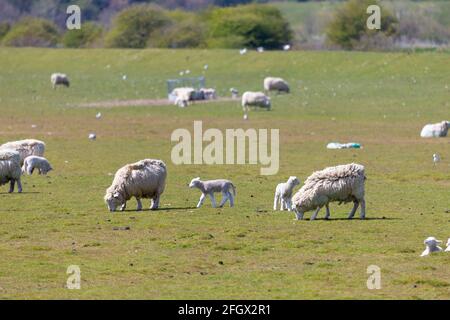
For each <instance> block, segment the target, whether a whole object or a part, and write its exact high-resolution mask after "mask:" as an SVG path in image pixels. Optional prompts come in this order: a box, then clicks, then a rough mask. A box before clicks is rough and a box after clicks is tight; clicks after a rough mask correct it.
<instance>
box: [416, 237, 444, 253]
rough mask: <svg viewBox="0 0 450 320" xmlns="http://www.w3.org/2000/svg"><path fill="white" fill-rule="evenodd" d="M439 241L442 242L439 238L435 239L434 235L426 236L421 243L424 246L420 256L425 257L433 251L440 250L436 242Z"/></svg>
mask: <svg viewBox="0 0 450 320" xmlns="http://www.w3.org/2000/svg"><path fill="white" fill-rule="evenodd" d="M441 242H442V241H441V240H437V239H436V238H435V237H428V238H426V239H425V241H424V242H423V244H424V245H426V247H425V250H424V251H423V252H422V254H421V255H420V256H421V257H425V256H428V255H429V254H430V253H433V252H441V251H442V248H441V247H439V246H438V243H441Z"/></svg>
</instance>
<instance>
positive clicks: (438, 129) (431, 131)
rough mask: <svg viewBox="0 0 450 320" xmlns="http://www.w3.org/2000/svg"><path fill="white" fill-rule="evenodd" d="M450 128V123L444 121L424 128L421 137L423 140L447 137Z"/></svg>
mask: <svg viewBox="0 0 450 320" xmlns="http://www.w3.org/2000/svg"><path fill="white" fill-rule="evenodd" d="M449 127H450V121H442V122H440V123H435V124H427V125H426V126H425V127H423V129H422V132H420V136H421V137H422V138H440V137H446V136H447V133H448V128H449Z"/></svg>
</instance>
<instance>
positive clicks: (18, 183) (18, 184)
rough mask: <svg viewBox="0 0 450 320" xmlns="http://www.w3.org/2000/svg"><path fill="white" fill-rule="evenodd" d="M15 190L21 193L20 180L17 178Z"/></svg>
mask: <svg viewBox="0 0 450 320" xmlns="http://www.w3.org/2000/svg"><path fill="white" fill-rule="evenodd" d="M17 191H18V192H19V193H22V182H21V181H20V179H19V180H17Z"/></svg>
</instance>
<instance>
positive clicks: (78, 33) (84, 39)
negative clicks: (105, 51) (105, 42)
mask: <svg viewBox="0 0 450 320" xmlns="http://www.w3.org/2000/svg"><path fill="white" fill-rule="evenodd" d="M102 33H103V29H102V27H100V26H99V25H97V24H95V23H92V22H86V23H83V24H82V25H81V29H79V30H77V29H74V30H68V31H67V32H66V33H65V34H64V37H63V40H62V42H63V45H64V47H66V48H88V47H92V46H93V45H94V44H95V43H96V42H97V41H98V40H99V39H100V38H101V35H102Z"/></svg>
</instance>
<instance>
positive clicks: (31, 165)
mask: <svg viewBox="0 0 450 320" xmlns="http://www.w3.org/2000/svg"><path fill="white" fill-rule="evenodd" d="M35 169H37V170H38V172H39V174H43V175H46V174H47V173H49V172H50V171H51V170H53V168H52V166H51V165H50V163H49V162H48V160H47V159H45V158H43V157H38V156H29V157H26V158H25V160H24V162H23V166H22V173H23V174H28V175H32V174H33V171H34V170H35Z"/></svg>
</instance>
